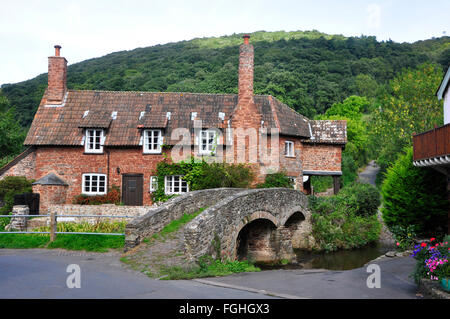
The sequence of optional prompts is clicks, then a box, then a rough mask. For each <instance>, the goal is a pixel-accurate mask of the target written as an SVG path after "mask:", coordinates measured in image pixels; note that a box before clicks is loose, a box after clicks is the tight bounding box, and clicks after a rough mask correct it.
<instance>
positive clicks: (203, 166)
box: [152, 157, 254, 202]
mask: <svg viewBox="0 0 450 319" xmlns="http://www.w3.org/2000/svg"><path fill="white" fill-rule="evenodd" d="M153 175H154V176H157V178H158V188H157V189H156V191H154V192H153V193H152V200H153V202H164V201H167V200H168V199H170V198H172V197H174V196H177V195H166V194H165V187H164V186H165V185H164V177H165V176H170V175H181V176H183V177H182V179H183V180H185V181H186V182H187V183H188V185H189V190H191V191H195V190H200V189H210V188H220V187H233V188H249V187H250V185H251V183H252V181H253V179H254V173H253V171H252V168H251V167H250V165H248V164H227V163H208V162H207V160H206V159H205V158H201V159H199V158H195V157H191V158H190V159H189V160H187V161H184V162H180V163H172V162H169V161H167V160H164V161H162V162H160V163H158V165H157V167H156V171H155V172H154V174H153Z"/></svg>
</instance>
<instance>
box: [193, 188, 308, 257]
mask: <svg viewBox="0 0 450 319" xmlns="http://www.w3.org/2000/svg"><path fill="white" fill-rule="evenodd" d="M307 207H308V199H307V197H306V196H305V195H304V194H303V193H301V192H299V191H296V190H292V189H287V188H270V189H252V190H244V191H241V192H239V193H236V194H234V195H231V196H229V197H227V198H225V199H223V200H221V201H220V202H218V203H217V204H215V205H214V206H211V207H209V208H208V209H206V210H205V211H203V212H202V213H201V214H200V215H199V216H197V217H196V218H195V219H194V220H192V221H191V222H190V223H189V224H187V225H186V227H185V231H184V235H185V250H186V253H187V255H188V256H189V258H190V259H191V260H197V259H198V258H199V257H201V256H203V255H204V254H212V255H214V253H215V251H214V247H213V245H212V242H213V239H214V238H215V236H217V237H218V238H219V239H220V245H221V253H222V255H225V256H226V257H228V258H230V259H235V258H236V238H237V236H238V233H239V231H240V229H242V227H243V226H245V224H247V223H249V222H251V221H253V220H254V219H256V218H257V217H258V216H259V218H263V219H269V220H270V221H271V222H273V223H274V224H275V225H276V226H277V227H280V226H283V224H282V222H285V221H286V220H287V219H288V218H289V217H290V215H292V214H293V213H294V212H296V211H300V212H301V213H302V214H303V215H304V216H305V222H309V220H310V213H309V211H308V209H307Z"/></svg>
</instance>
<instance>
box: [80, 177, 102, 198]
mask: <svg viewBox="0 0 450 319" xmlns="http://www.w3.org/2000/svg"><path fill="white" fill-rule="evenodd" d="M82 185H83V186H82V187H83V189H82V193H83V194H85V195H104V194H106V190H107V185H106V175H105V174H83V181H82Z"/></svg>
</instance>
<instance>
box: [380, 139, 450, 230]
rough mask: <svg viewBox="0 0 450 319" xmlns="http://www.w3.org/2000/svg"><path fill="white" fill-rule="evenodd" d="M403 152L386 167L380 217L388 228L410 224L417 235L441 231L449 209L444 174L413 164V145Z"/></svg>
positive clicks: (405, 226) (445, 222)
mask: <svg viewBox="0 0 450 319" xmlns="http://www.w3.org/2000/svg"><path fill="white" fill-rule="evenodd" d="M405 152H406V153H405V154H402V155H401V156H400V157H399V158H398V159H397V161H395V163H394V164H393V165H392V166H391V167H390V168H388V170H387V173H386V178H385V180H384V181H383V184H382V187H381V195H382V196H383V208H382V214H383V220H384V222H385V223H386V225H387V226H388V227H389V228H393V227H395V226H401V227H404V228H407V227H408V226H410V225H413V226H414V228H415V232H416V233H417V234H418V235H420V236H436V235H438V234H443V233H445V230H446V224H447V209H448V201H447V193H446V186H447V183H446V179H445V176H444V175H443V174H440V173H438V172H437V171H435V170H433V169H431V168H418V167H415V166H414V165H413V159H412V154H413V150H412V147H409V148H407V149H406V150H405ZM444 226H445V228H444Z"/></svg>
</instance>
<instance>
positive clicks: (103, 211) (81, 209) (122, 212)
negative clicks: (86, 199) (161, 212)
mask: <svg viewBox="0 0 450 319" xmlns="http://www.w3.org/2000/svg"><path fill="white" fill-rule="evenodd" d="M151 208H152V206H119V205H114V204H104V205H72V204H70V205H50V207H49V209H48V210H49V213H52V212H53V213H55V214H57V215H99V216H105V215H115V216H135V217H138V216H141V215H144V214H145V213H147V212H148V211H149V209H151ZM96 219H97V218H87V217H86V218H82V217H81V218H80V217H58V221H60V222H62V221H75V222H78V221H86V220H87V221H92V220H96ZM101 220H102V221H103V220H108V218H102V219H101ZM111 220H114V221H116V220H117V221H121V220H123V219H122V218H111ZM125 220H126V221H129V220H130V219H129V218H128V219H125Z"/></svg>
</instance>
